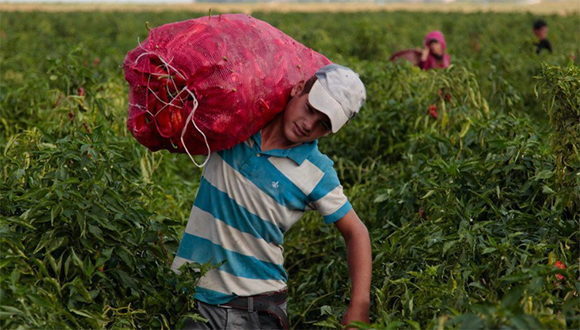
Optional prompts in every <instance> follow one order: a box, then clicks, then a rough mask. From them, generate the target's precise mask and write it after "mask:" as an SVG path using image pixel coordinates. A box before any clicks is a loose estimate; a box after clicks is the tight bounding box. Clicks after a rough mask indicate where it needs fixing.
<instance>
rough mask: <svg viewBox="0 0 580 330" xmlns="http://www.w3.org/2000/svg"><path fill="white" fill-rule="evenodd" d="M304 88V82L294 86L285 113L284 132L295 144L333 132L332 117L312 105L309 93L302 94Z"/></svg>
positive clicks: (310, 140)
mask: <svg viewBox="0 0 580 330" xmlns="http://www.w3.org/2000/svg"><path fill="white" fill-rule="evenodd" d="M303 89H304V82H300V83H298V84H297V85H296V86H294V88H293V89H292V92H291V94H290V95H291V96H292V98H291V99H290V101H289V102H288V104H287V105H286V108H285V109H284V114H283V121H282V123H283V124H282V129H283V134H284V136H285V137H286V139H287V140H288V141H289V142H291V143H293V144H294V143H307V142H312V141H314V140H317V139H319V138H321V137H323V136H326V135H328V134H329V133H330V132H331V125H330V119H329V118H328V116H327V115H325V114H323V113H322V112H320V111H318V110H316V109H315V108H314V107H312V106H311V105H310V103H309V102H308V93H307V94H301V93H302V90H303Z"/></svg>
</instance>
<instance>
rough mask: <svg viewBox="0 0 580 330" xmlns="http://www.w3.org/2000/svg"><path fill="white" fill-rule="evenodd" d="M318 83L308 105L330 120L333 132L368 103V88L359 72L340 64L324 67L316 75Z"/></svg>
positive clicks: (313, 87)
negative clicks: (366, 100) (366, 88)
mask: <svg viewBox="0 0 580 330" xmlns="http://www.w3.org/2000/svg"><path fill="white" fill-rule="evenodd" d="M314 75H315V76H316V78H318V79H317V80H316V82H315V83H314V85H312V89H311V90H310V93H309V95H308V102H310V105H312V106H313V107H314V108H315V109H316V110H318V111H320V112H322V113H324V114H325V115H327V116H328V118H330V124H331V126H332V132H333V133H336V132H338V130H339V129H340V128H341V127H342V126H343V125H344V124H346V122H348V121H349V120H350V119H352V118H353V117H354V116H355V115H356V114H357V113H358V112H359V111H360V108H361V107H362V105H363V103H364V101H365V99H366V94H367V93H366V90H365V85H364V84H363V82H362V81H361V80H360V78H359V77H358V74H356V72H354V71H352V70H351V69H349V68H347V67H345V66H341V65H338V64H329V65H327V66H324V67H322V68H321V69H320V70H318V71H317V72H316V73H315V74H314Z"/></svg>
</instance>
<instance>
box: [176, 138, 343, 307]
mask: <svg viewBox="0 0 580 330" xmlns="http://www.w3.org/2000/svg"><path fill="white" fill-rule="evenodd" d="M332 165H333V162H332V161H331V160H330V159H329V158H328V157H326V156H325V155H323V154H322V153H321V152H320V151H319V150H318V144H317V141H314V142H312V143H305V144H301V145H299V146H297V147H295V148H291V149H283V150H282V149H275V150H268V151H262V148H261V134H260V133H258V134H256V135H254V136H253V137H252V138H250V139H248V140H247V141H246V142H244V143H240V144H238V145H236V146H234V147H232V148H230V149H228V150H224V151H220V152H216V153H213V154H212V155H211V158H210V160H209V162H208V163H207V164H206V166H205V168H204V170H203V173H202V178H201V183H200V187H199V191H198V193H197V197H196V199H195V202H194V204H193V208H192V210H191V215H190V217H189V220H188V222H187V226H186V229H185V233H184V235H183V239H182V241H181V244H180V246H179V250H178V251H177V256H176V258H175V260H174V262H173V266H172V267H173V268H174V269H178V268H179V267H180V266H181V265H182V264H183V263H186V262H190V261H194V262H199V263H206V262H212V263H213V264H217V263H220V262H222V261H224V260H225V262H224V263H223V264H222V265H221V266H219V267H218V268H215V269H212V270H210V271H209V272H207V273H206V275H205V276H204V277H202V278H201V279H200V281H199V283H198V286H197V289H196V294H195V298H196V299H198V300H200V301H203V302H205V303H208V304H223V303H226V302H228V301H230V300H231V299H233V298H236V297H243V296H251V295H257V294H262V293H267V292H274V291H280V290H283V289H285V288H286V280H287V278H288V275H287V274H286V271H285V270H284V267H283V264H284V256H283V251H284V249H283V247H282V243H283V241H284V233H285V232H286V231H287V230H288V229H289V228H290V227H291V226H292V225H294V223H296V222H297V221H298V220H299V219H300V218H301V216H302V215H303V213H304V212H305V211H306V210H310V209H316V210H318V211H319V212H320V213H321V214H322V216H323V218H324V221H325V222H326V223H333V222H335V221H337V220H339V219H340V218H342V217H343V216H344V215H345V214H346V213H348V212H349V211H350V210H351V209H352V206H351V204H350V203H349V201H348V199H347V198H346V196H345V195H344V193H343V191H342V186H341V185H340V181H339V179H338V176H337V174H336V171H335V170H334V169H333V167H332Z"/></svg>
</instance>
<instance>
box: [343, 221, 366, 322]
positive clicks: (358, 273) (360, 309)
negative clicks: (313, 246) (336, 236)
mask: <svg viewBox="0 0 580 330" xmlns="http://www.w3.org/2000/svg"><path fill="white" fill-rule="evenodd" d="M335 225H336V228H337V229H338V231H340V233H341V234H342V237H343V238H344V241H345V243H346V258H347V262H348V270H349V273H350V279H351V283H352V291H351V293H350V304H349V306H348V309H347V311H346V314H345V315H344V317H343V319H342V324H344V325H346V324H348V323H350V322H352V321H362V322H366V323H368V322H369V307H370V290H371V273H372V256H371V242H370V238H369V232H368V230H367V227H366V226H365V225H364V224H363V223H362V221H361V220H360V219H359V217H358V215H356V213H355V212H354V210H350V211H349V212H348V213H347V214H345V215H344V217H342V218H341V219H340V220H338V221H337V222H335Z"/></svg>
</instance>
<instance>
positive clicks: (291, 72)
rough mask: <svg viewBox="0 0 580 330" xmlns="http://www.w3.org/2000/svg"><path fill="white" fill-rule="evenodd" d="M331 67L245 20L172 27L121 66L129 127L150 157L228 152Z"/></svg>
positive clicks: (156, 33)
mask: <svg viewBox="0 0 580 330" xmlns="http://www.w3.org/2000/svg"><path fill="white" fill-rule="evenodd" d="M329 63H330V61H329V60H328V59H327V58H326V57H324V56H323V55H321V54H319V53H317V52H315V51H313V50H311V49H309V48H307V47H305V46H304V45H302V44H300V43H298V42H297V41H295V40H294V39H292V38H290V37H289V36H287V35H286V34H284V33H283V32H281V31H280V30H278V29H276V28H274V27H273V26H271V25H269V24H268V23H266V22H263V21H260V20H258V19H255V18H252V17H250V16H248V15H244V14H227V15H219V16H209V17H201V18H197V19H191V20H187V21H182V22H176V23H171V24H166V25H163V26H160V27H158V28H155V29H153V30H151V31H150V33H149V36H148V37H147V39H146V40H145V41H144V42H143V43H141V44H140V45H139V46H138V47H137V48H135V49H134V50H132V51H130V52H129V53H128V54H127V56H126V57H125V60H124V62H123V69H124V72H125V79H126V80H127V82H128V83H129V116H128V120H127V127H128V128H129V130H130V131H131V133H132V134H133V136H134V137H135V138H136V139H137V141H139V143H141V144H142V145H144V146H146V147H147V148H149V149H150V150H151V151H156V150H160V149H168V150H170V151H172V152H187V153H188V154H190V155H199V154H208V153H209V152H210V151H211V152H213V151H219V150H224V149H227V148H229V147H232V146H234V145H236V144H238V143H240V142H243V141H245V140H246V139H248V138H249V137H250V136H252V135H253V134H255V133H257V132H258V131H259V130H260V129H261V128H262V127H263V126H264V125H265V124H266V123H267V122H269V121H270V120H272V119H273V117H274V116H275V115H276V114H277V113H279V112H280V111H282V110H283V109H284V107H285V105H286V103H287V102H288V100H289V98H290V91H291V90H292V87H293V86H294V85H295V84H296V83H298V82H299V81H301V80H307V79H308V78H310V77H311V76H312V75H313V74H314V73H315V72H316V71H317V70H318V69H319V68H321V67H323V66H324V65H326V64H329Z"/></svg>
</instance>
